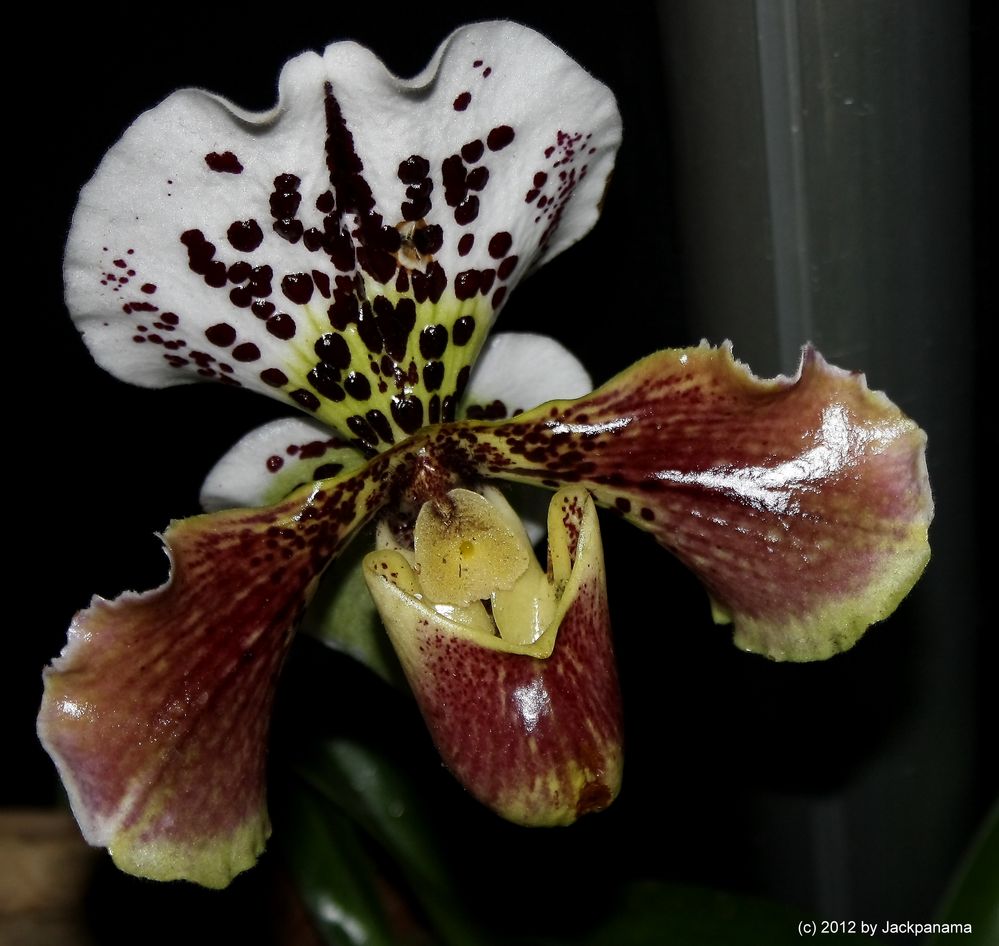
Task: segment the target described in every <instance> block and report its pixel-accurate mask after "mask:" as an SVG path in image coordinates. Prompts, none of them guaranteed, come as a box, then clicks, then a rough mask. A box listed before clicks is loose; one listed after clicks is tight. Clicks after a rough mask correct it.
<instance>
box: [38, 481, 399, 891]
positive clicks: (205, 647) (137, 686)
mask: <svg viewBox="0 0 999 946" xmlns="http://www.w3.org/2000/svg"><path fill="white" fill-rule="evenodd" d="M372 472H374V473H376V474H377V472H378V471H377V468H376V469H373V470H372ZM378 484H379V478H378V477H377V475H376V476H374V477H366V476H364V475H363V474H357V475H345V476H343V477H341V478H339V479H338V480H329V481H324V482H321V483H319V484H316V485H314V486H309V487H306V488H305V489H303V490H300V491H298V492H297V493H295V494H294V495H293V496H291V497H289V498H288V500H286V501H285V502H284V503H282V504H280V505H279V506H275V507H271V508H269V509H264V510H246V509H243V510H234V511H231V512H222V513H214V514H210V515H204V516H198V517H196V518H194V519H187V520H183V521H181V522H177V523H175V524H173V525H172V526H171V527H170V528H169V529H168V530H167V532H166V533H165V535H164V542H165V544H166V548H167V551H168V554H169V557H170V561H171V574H170V578H169V580H168V581H167V582H166V584H164V585H163V586H162V587H160V588H158V589H156V590H154V591H150V592H147V593H145V594H135V593H132V592H127V593H125V594H123V595H122V596H121V597H119V598H118V599H117V600H115V601H111V602H109V601H105V600H103V599H100V598H95V599H94V601H93V603H92V604H91V606H90V607H89V608H88V609H87V610H85V611H82V612H80V613H79V614H78V615H77V616H76V618H75V619H74V621H73V624H72V626H71V628H70V631H69V642H68V644H67V646H66V648H65V649H64V650H63V652H62V654H61V655H60V656H59V657H58V658H56V660H55V661H53V664H52V666H51V667H50V668H49V669H47V670H46V672H45V696H44V700H43V703H42V708H41V712H40V715H39V720H38V731H39V735H40V737H41V740H42V743H43V744H44V746H45V748H46V749H47V751H48V752H49V754H50V755H51V756H52V758H53V759H54V760H55V762H56V765H57V766H58V768H59V771H60V774H61V776H62V779H63V782H64V784H65V786H66V788H67V791H68V792H69V796H70V801H71V803H72V806H73V811H74V814H75V815H76V818H77V820H78V821H79V823H80V826H81V829H82V830H83V834H84V837H85V838H86V839H87V840H88V841H89V842H90V843H91V844H94V845H100V846H106V847H108V848H109V850H110V852H111V854H112V856H113V857H114V860H115V862H116V863H117V864H118V866H119V867H121V868H122V869H123V870H126V871H128V872H130V873H134V874H137V875H139V876H142V877H150V878H153V879H157V880H172V879H178V878H182V879H186V880H192V881H195V882H196V883H199V884H202V885H204V886H208V887H223V886H225V885H226V884H228V883H229V881H230V880H231V879H232V877H233V876H235V874H237V873H239V872H240V871H242V870H245V869H247V868H248V867H250V866H252V864H253V863H254V861H255V860H256V857H257V856H258V855H259V853H260V851H261V850H262V848H263V845H264V841H265V840H266V837H267V835H268V833H269V830H270V829H269V822H268V819H267V812H266V808H265V787H264V767H265V765H264V763H265V755H266V736H267V729H268V723H269V715H270V708H271V703H272V699H273V694H274V688H275V684H276V681H277V677H278V674H279V672H280V668H281V665H282V663H283V659H284V656H285V653H286V651H287V648H288V645H289V643H290V640H291V636H292V633H293V630H294V627H295V625H296V623H297V621H298V619H299V617H300V616H301V612H302V610H303V609H304V608H305V605H306V604H307V603H308V601H309V599H310V598H311V596H312V593H313V591H314V589H315V585H316V580H317V578H318V576H319V575H320V574H321V572H322V571H323V569H324V568H325V567H326V565H327V564H328V563H329V561H330V560H331V559H332V558H333V557H334V555H335V554H336V553H337V551H338V550H339V548H340V547H341V546H342V545H343V544H344V543H345V542H346V541H347V540H348V539H349V537H350V536H351V535H352V534H353V532H354V531H355V530H356V529H357V528H359V527H360V526H361V525H362V524H363V523H364V521H365V520H366V519H368V518H370V516H372V515H374V514H375V513H376V512H377V510H378V509H379V507H380V505H381V503H382V502H383V501H384V496H383V493H382V490H381V487H380V486H379V485H378Z"/></svg>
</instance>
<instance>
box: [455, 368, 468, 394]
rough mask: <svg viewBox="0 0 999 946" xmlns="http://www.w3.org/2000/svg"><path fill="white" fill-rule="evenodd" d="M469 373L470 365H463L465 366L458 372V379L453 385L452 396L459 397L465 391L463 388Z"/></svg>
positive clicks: (466, 383)
mask: <svg viewBox="0 0 999 946" xmlns="http://www.w3.org/2000/svg"><path fill="white" fill-rule="evenodd" d="M471 373H472V366H471V365H465V367H464V368H462V369H461V371H459V372H458V380H457V383H456V384H455V387H454V396H455V397H456V398H460V397H461V396H462V394H464V393H465V388H466V387H467V386H468V377H469V375H470V374H471Z"/></svg>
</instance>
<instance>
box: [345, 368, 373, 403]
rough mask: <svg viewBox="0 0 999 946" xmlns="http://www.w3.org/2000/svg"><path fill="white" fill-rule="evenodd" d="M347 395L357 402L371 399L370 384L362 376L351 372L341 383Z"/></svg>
mask: <svg viewBox="0 0 999 946" xmlns="http://www.w3.org/2000/svg"><path fill="white" fill-rule="evenodd" d="M343 386H344V388H346V390H347V393H348V394H349V395H350V396H351V397H352V398H354V399H355V400H357V401H366V400H367V399H368V398H369V397H371V382H369V381H368V379H367V378H366V377H365V376H364V375H363V374H358V373H357V372H356V371H352V372H351V373H350V374H349V375H347V380H346V381H344V382H343Z"/></svg>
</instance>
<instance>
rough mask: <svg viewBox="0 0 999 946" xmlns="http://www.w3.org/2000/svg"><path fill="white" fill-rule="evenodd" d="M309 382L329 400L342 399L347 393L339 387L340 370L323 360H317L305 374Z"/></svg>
mask: <svg viewBox="0 0 999 946" xmlns="http://www.w3.org/2000/svg"><path fill="white" fill-rule="evenodd" d="M306 377H307V379H308V382H309V384H311V385H312V386H313V387H314V388H315V389H316V390H317V391H318V392H319V393H320V394H324V395H325V396H326V397H328V398H329V399H330V400H331V401H342V400H343V399H344V398H345V397H346V396H347V395H346V394H344V391H343V388H342V387H340V384H339V381H340V372H339V370H338V369H336V368H334V367H333V366H332V365H328V364H326V362H325V361H321V362H319V364H318V365H316V367H315V368H313V369H312V370H311V371H310V372H309V373H308V375H307V376H306Z"/></svg>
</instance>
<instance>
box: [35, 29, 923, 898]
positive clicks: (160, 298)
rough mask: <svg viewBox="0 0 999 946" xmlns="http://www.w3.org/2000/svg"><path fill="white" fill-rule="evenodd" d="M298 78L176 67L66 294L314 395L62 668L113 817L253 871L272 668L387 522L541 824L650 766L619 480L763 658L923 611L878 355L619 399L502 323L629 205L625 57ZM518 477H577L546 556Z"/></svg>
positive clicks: (78, 785)
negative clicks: (252, 86)
mask: <svg viewBox="0 0 999 946" xmlns="http://www.w3.org/2000/svg"><path fill="white" fill-rule="evenodd" d="M552 89H557V90H558V92H557V94H553V93H552V92H551V91H550V90H552ZM279 91H280V95H279V101H278V104H277V106H276V107H275V108H274V109H272V110H271V111H269V112H266V113H263V114H252V113H249V112H246V111H243V110H241V109H239V108H237V107H236V106H234V105H232V104H231V103H229V102H226V101H224V100H222V99H219V98H217V97H215V96H213V95H210V94H208V93H205V92H201V91H195V90H186V91H181V92H177V93H175V94H174V95H172V96H170V97H169V98H168V99H166V100H165V101H164V102H163V103H161V104H160V105H159V106H157V107H156V108H154V109H152V110H151V111H149V112H147V113H146V114H144V115H142V116H141V117H140V118H139V119H138V120H137V121H136V122H135V123H134V124H133V125H132V127H131V128H130V129H129V130H128V131H127V132H126V133H125V135H124V136H123V138H122V139H121V140H120V141H119V142H118V143H117V144H116V145H115V146H114V147H113V148H112V149H111V150H110V151H109V153H108V154H107V156H106V157H105V158H104V160H103V162H102V164H101V165H100V167H99V168H98V170H97V172H96V174H95V176H94V178H93V179H92V180H91V181H90V183H89V184H87V186H86V187H85V188H84V189H83V191H82V193H81V195H80V202H79V206H78V209H77V212H76V215H75V217H74V220H73V226H72V230H71V233H70V237H69V242H68V246H67V250H66V262H65V274H66V287H67V288H66V298H67V304H68V307H69V309H70V311H71V313H72V314H73V316H74V318H75V319H76V320H77V324H78V326H79V328H80V330H81V332H82V333H83V336H84V339H85V341H86V342H87V344H88V346H89V348H90V350H91V352H92V353H93V355H94V357H95V359H96V360H97V361H98V362H99V363H100V364H101V365H102V366H103V367H105V368H106V369H108V370H109V371H111V372H112V373H114V374H115V375H117V376H118V377H119V378H122V379H124V380H127V381H131V382H133V383H137V384H142V385H148V386H163V385H170V384H178V383H183V382H187V381H193V380H201V379H206V380H209V379H210V380H215V381H220V382H222V383H225V384H230V385H237V386H242V387H248V388H251V389H254V390H257V391H261V392H263V393H266V394H269V395H272V396H274V397H277V398H279V399H281V400H283V401H285V402H286V403H288V404H289V405H291V406H293V407H295V408H298V409H299V410H300V411H303V412H304V413H305V414H306V415H307V417H306V418H299V419H290V420H287V421H277V422H275V423H272V424H269V425H267V426H266V427H264V428H261V429H260V430H258V431H255V432H253V433H251V434H250V435H248V436H247V437H246V438H245V439H244V440H243V441H242V442H241V443H239V444H238V445H237V446H236V447H235V448H233V450H232V451H230V453H229V454H228V455H227V456H226V457H225V458H223V460H222V461H221V462H220V463H219V465H218V466H217V467H216V469H215V470H214V471H213V472H212V473H211V475H210V476H209V478H208V481H207V482H206V485H205V489H204V493H203V501H204V505H205V507H206V509H208V510H210V511H209V512H208V513H206V514H205V515H201V516H197V517H195V518H192V519H187V520H183V521H179V522H175V523H173V524H172V525H171V526H170V527H169V528H168V529H167V530H166V532H165V534H164V536H163V539H164V543H165V545H166V549H167V553H168V556H169V558H170V562H171V574H170V577H169V579H168V581H167V582H166V583H165V584H164V585H163V586H162V587H160V588H157V589H155V590H153V591H150V592H147V593H144V594H136V593H131V592H127V593H125V594H123V595H121V596H120V597H119V598H118V599H116V600H115V601H110V602H109V601H105V600H102V599H99V598H95V600H94V601H93V603H92V604H91V606H90V607H89V608H88V609H86V610H85V611H82V612H80V613H79V614H78V615H77V616H76V618H75V619H74V621H73V624H72V626H71V627H70V630H69V641H68V643H67V646H66V647H65V649H64V650H63V652H62V654H61V655H60V656H59V657H58V658H57V659H56V660H55V661H54V662H53V664H52V666H51V668H49V669H48V670H47V671H46V681H45V682H46V691H45V697H44V702H43V705H42V709H41V714H40V717H39V733H40V736H41V739H42V741H43V743H44V744H45V746H46V748H47V749H48V751H49V753H50V754H51V755H52V757H53V759H54V760H55V762H56V765H57V766H58V768H59V771H60V773H61V775H62V778H63V781H64V783H65V785H66V787H67V790H68V793H69V796H70V800H71V803H72V805H73V809H74V812H75V814H76V817H77V819H78V821H79V823H80V825H81V828H82V830H83V833H84V835H85V837H86V838H87V840H88V841H90V842H91V843H92V844H96V845H102V846H107V847H108V848H109V849H110V850H111V852H112V855H113V857H114V859H115V861H116V862H117V863H118V864H119V866H121V867H122V868H123V869H125V870H127V871H130V872H132V873H135V874H139V875H142V876H145V877H152V878H157V879H172V878H186V879H189V880H193V881H196V882H198V883H201V884H204V885H207V886H215V887H217V886H224V885H225V884H227V883H228V882H229V881H230V880H231V878H232V877H233V876H234V875H235V874H237V873H238V872H240V871H242V870H244V869H246V868H247V867H249V866H251V865H252V864H253V862H254V861H255V859H256V857H257V856H258V855H259V853H260V851H261V849H262V847H263V844H264V841H265V839H266V837H267V834H268V832H269V824H268V820H267V813H266V808H265V797H264V796H265V791H264V759H265V743H266V735H267V726H268V717H269V711H270V706H271V702H272V698H273V694H274V687H275V682H276V678H277V676H278V673H279V670H280V667H281V664H282V661H283V659H284V656H285V654H286V652H287V649H288V645H289V642H290V640H291V637H292V635H293V632H294V629H295V627H296V626H297V624H298V623H299V621H300V619H301V617H302V615H303V612H304V611H305V609H306V608H307V607H308V605H309V604H310V602H311V600H312V598H313V595H314V594H315V591H316V588H317V586H318V583H319V579H320V576H321V575H322V573H323V571H324V570H325V569H326V568H327V566H328V565H329V564H330V562H331V561H332V560H333V559H334V558H335V557H336V556H337V555H338V553H339V552H340V551H341V550H342V549H343V548H344V546H345V545H346V543H347V542H349V540H350V539H351V538H352V537H353V536H354V534H355V533H356V532H357V531H358V530H359V529H360V528H361V527H362V526H364V525H365V524H367V523H369V522H374V523H376V524H377V529H376V534H377V542H376V545H377V548H376V550H375V551H373V552H372V553H371V554H369V555H368V556H367V557H366V558H365V560H364V562H363V566H362V572H363V578H364V581H365V582H366V583H367V585H368V588H369V589H370V592H371V595H372V598H373V600H374V602H375V605H376V606H377V608H378V611H379V613H380V615H381V617H382V619H383V621H384V624H385V628H386V630H387V632H388V635H389V637H390V639H391V641H392V644H393V646H394V647H395V650H396V652H397V654H398V656H399V658H400V662H401V664H402V667H403V669H404V671H405V673H406V675H407V678H408V680H409V682H410V685H411V687H412V689H413V692H414V694H415V696H416V698H417V701H418V703H419V705H420V708H421V710H422V712H423V715H424V717H425V718H426V720H427V723H428V725H429V728H430V731H431V734H432V736H433V738H434V740H435V743H436V744H437V746H438V748H439V750H440V751H441V753H442V756H443V758H444V760H445V761H446V763H447V764H448V766H449V767H450V768H451V769H452V771H453V772H454V773H455V774H456V775H457V776H458V777H459V778H460V779H461V780H462V782H463V783H464V784H465V785H466V787H468V789H469V790H470V791H471V792H472V793H473V794H474V795H476V797H478V798H480V799H481V800H482V801H484V802H485V803H486V804H488V805H490V806H491V807H493V808H494V809H495V810H497V811H498V812H499V813H501V814H503V815H504V816H506V817H508V818H511V819H513V820H515V821H519V822H522V823H525V824H559V823H568V822H570V821H572V820H573V819H574V818H576V817H577V816H578V815H579V814H582V813H585V812H588V811H593V810H597V809H599V808H602V807H604V806H606V805H607V804H608V803H609V802H610V801H611V800H612V799H613V797H614V795H615V794H616V792H617V790H618V786H619V784H620V771H621V719H620V705H619V696H618V689H617V679H616V673H615V669H614V662H613V656H612V650H611V643H610V630H609V620H608V612H607V598H606V589H605V583H604V569H603V559H602V550H601V545H600V539H599V532H598V526H597V520H596V513H595V506H594V503H598V504H601V505H604V506H608V507H610V508H611V509H613V510H615V511H616V512H617V513H619V514H620V515H622V516H624V517H625V518H627V519H628V520H629V521H631V522H633V523H634V524H635V525H637V526H639V527H640V528H642V529H645V530H646V531H650V532H652V534H653V535H654V536H655V538H656V539H657V540H658V541H659V542H660V543H661V544H662V545H664V546H665V547H666V548H668V549H669V550H670V551H672V552H674V553H675V554H676V555H678V556H679V557H680V558H681V559H682V560H683V561H684V562H686V563H687V564H688V565H689V566H690V567H692V568H693V569H694V570H695V571H696V572H697V573H698V575H699V576H700V577H701V579H702V580H703V582H704V584H705V585H706V587H707V589H708V592H709V595H710V598H711V602H712V607H713V612H714V615H715V619H716V620H717V621H727V622H731V623H732V624H733V626H734V630H735V639H736V643H737V644H738V645H739V646H741V647H743V648H745V649H747V650H753V651H757V652H760V653H763V654H766V655H767V656H769V657H771V658H774V659H779V660H813V659H822V658H825V657H828V656H830V655H831V654H833V653H835V652H837V651H839V650H843V649H845V648H847V647H849V646H851V645H852V644H853V643H854V642H855V641H856V640H857V638H858V637H859V636H860V635H861V634H862V633H863V631H864V629H865V628H866V627H867V626H868V625H869V624H871V623H872V622H873V621H877V620H880V619H882V618H884V617H885V616H887V615H888V614H889V613H890V612H891V611H892V610H893V608H894V607H895V605H896V604H897V602H898V601H899V600H900V599H901V598H902V597H903V596H904V595H905V594H906V592H907V591H908V590H909V588H910V587H911V586H912V584H913V583H914V582H915V580H916V579H917V577H918V575H919V574H920V572H921V570H922V568H923V566H924V564H925V562H926V560H927V557H928V546H927V541H926V533H927V527H928V524H929V520H930V517H931V513H932V506H931V500H930V494H929V488H928V484H927V479H926V471H925V466H924V462H923V446H924V439H925V438H924V435H923V433H922V431H920V430H919V429H918V427H916V426H915V425H914V424H913V423H912V422H911V421H909V420H908V419H907V418H905V417H904V416H903V415H902V414H901V413H900V411H899V410H898V409H897V408H896V407H895V406H894V405H893V404H892V403H891V402H890V401H889V400H888V399H887V398H886V397H884V396H883V395H881V394H879V393H874V392H871V391H869V390H868V388H867V386H866V384H865V382H864V379H863V378H862V377H861V376H858V375H854V374H848V373H846V372H844V371H841V370H839V369H837V368H833V367H830V366H829V365H827V364H826V363H825V362H824V361H823V359H822V358H821V356H819V355H818V354H817V353H816V352H814V351H812V350H811V349H806V351H805V353H804V355H803V358H802V363H801V368H800V370H799V372H798V374H797V376H795V377H793V378H784V377H780V378H776V379H774V380H770V381H763V380H759V379H757V378H755V377H753V376H752V375H751V374H750V373H749V372H748V371H747V370H746V369H745V368H743V367H742V366H741V365H739V364H738V363H737V362H736V361H735V360H734V359H733V357H732V355H731V352H730V350H729V348H728V347H722V348H717V349H716V348H711V347H708V346H707V345H704V344H702V345H701V346H700V347H697V348H692V349H686V350H670V351H664V352H660V353H658V354H655V355H652V356H650V357H648V358H646V359H644V360H643V361H640V362H639V363H638V364H636V365H634V366H633V367H632V368H630V369H628V370H627V371H625V372H623V373H622V374H620V375H619V376H618V377H616V378H614V379H613V380H611V381H610V382H608V383H607V384H605V385H604V386H603V387H600V388H598V389H597V390H595V391H593V392H590V390H589V389H590V385H589V382H588V378H587V377H586V374H585V372H584V371H583V370H582V368H581V367H580V366H579V364H578V362H576V361H575V359H573V358H572V356H571V355H569V354H568V353H567V352H566V351H565V349H563V348H562V347H561V346H560V345H558V343H556V342H554V341H553V340H551V339H546V338H544V337H542V336H533V335H512V336H510V335H508V336H503V335H500V336H495V337H494V338H491V339H488V340H487V333H488V331H489V329H490V326H491V324H492V322H493V320H494V317H495V314H496V312H497V311H498V310H499V309H500V308H501V307H502V306H503V304H504V303H505V301H506V298H507V295H508V293H509V290H510V289H511V288H512V287H513V286H514V284H515V283H516V282H517V281H518V280H519V279H520V278H521V277H522V276H523V275H525V274H527V273H528V272H530V271H531V270H532V269H534V268H536V267H537V266H539V265H541V264H542V263H544V262H545V261H546V260H547V259H549V258H551V257H552V256H554V255H555V254H557V253H558V252H560V251H561V250H563V249H565V248H566V247H567V246H569V245H570V244H571V243H573V242H574V241H575V240H577V239H579V238H580V237H581V236H583V235H584V234H585V233H586V232H587V231H588V230H589V229H590V227H591V226H592V225H593V224H594V222H595V221H596V219H597V216H598V214H599V208H600V202H601V200H602V196H603V190H604V186H605V182H606V180H607V178H608V176H609V174H610V171H611V167H612V164H613V159H614V154H615V151H616V148H617V145H618V141H619V136H620V119H619V116H618V113H617V109H616V106H615V103H614V100H613V97H612V96H611V94H610V92H609V91H608V90H607V89H606V88H605V87H604V86H603V85H602V84H600V83H599V82H597V81H596V80H594V79H593V78H592V77H590V76H589V75H587V74H586V73H585V72H584V71H583V70H582V69H581V68H580V67H579V66H577V65H576V64H575V63H574V62H572V61H571V60H570V59H569V58H568V57H567V56H566V55H565V54H564V53H562V52H561V51H560V50H558V49H557V48H556V47H554V46H552V45H551V44H550V43H549V42H548V41H547V40H545V39H544V38H542V37H541V36H539V35H537V34H536V33H534V32H532V31H530V30H528V29H525V28H523V27H519V26H516V25H514V24H511V23H485V24H478V25H475V26H471V27H466V28H463V29H460V30H458V31H457V32H455V33H454V34H452V36H451V37H449V38H448V39H447V40H446V41H445V42H444V44H443V45H442V46H441V47H440V49H439V50H438V51H437V53H436V55H435V56H434V58H433V60H432V61H431V63H430V65H429V66H428V67H427V69H426V70H425V71H424V72H423V73H421V74H420V75H418V76H416V77H415V78H413V79H410V80H401V79H398V78H396V77H394V76H392V75H390V74H389V73H388V72H387V70H386V69H385V68H384V66H383V65H382V64H381V63H380V62H378V60H376V59H375V58H374V57H373V56H372V54H371V53H370V52H368V51H367V50H365V49H362V48H360V47H358V46H356V45H353V44H350V43H339V44H336V45H333V46H330V47H329V48H327V49H326V51H325V52H324V54H323V55H322V56H319V55H315V54H312V53H306V54H304V55H302V56H300V57H299V58H297V59H294V60H292V61H291V62H290V63H289V64H288V65H287V66H286V67H285V69H284V70H283V72H282V74H281V78H280V83H279ZM480 354H481V357H479V356H480ZM477 358H478V359H479V360H478V362H477V363H476V359H477ZM473 365H474V367H475V370H474V372H473ZM535 404H540V406H538V407H534V406H533V405H535ZM493 480H506V481H511V482H519V483H527V484H530V485H533V486H542V487H547V488H548V489H552V490H556V493H555V495H554V498H553V499H552V501H551V504H550V506H549V513H548V555H547V561H546V563H545V565H544V567H543V566H542V565H541V564H539V563H538V562H537V561H536V560H535V558H534V554H533V550H532V547H531V541H530V540H529V538H528V537H527V534H526V532H525V530H524V526H523V525H522V523H521V521H520V519H519V517H518V516H517V514H516V513H514V512H513V510H512V508H511V507H510V505H509V504H508V502H507V500H506V499H505V498H504V496H503V494H502V493H500V492H499V490H497V489H496V488H495V486H493V485H491V482H490V481H493ZM233 507H236V508H233Z"/></svg>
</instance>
